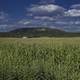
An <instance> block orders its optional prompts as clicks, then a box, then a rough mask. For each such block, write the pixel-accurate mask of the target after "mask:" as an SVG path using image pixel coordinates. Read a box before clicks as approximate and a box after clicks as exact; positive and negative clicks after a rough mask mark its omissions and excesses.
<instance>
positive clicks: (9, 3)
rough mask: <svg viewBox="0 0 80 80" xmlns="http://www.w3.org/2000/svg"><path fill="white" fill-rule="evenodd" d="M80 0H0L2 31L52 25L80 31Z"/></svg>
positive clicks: (0, 28)
mask: <svg viewBox="0 0 80 80" xmlns="http://www.w3.org/2000/svg"><path fill="white" fill-rule="evenodd" d="M79 26H80V0H0V31H9V30H13V29H16V28H23V27H51V28H58V29H63V30H66V31H72V32H75V31H76V32H77V31H80V29H79V28H80V27H79Z"/></svg>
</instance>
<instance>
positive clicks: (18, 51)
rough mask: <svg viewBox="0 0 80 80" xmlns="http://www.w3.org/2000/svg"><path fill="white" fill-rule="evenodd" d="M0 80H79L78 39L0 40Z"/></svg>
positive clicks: (79, 43)
mask: <svg viewBox="0 0 80 80" xmlns="http://www.w3.org/2000/svg"><path fill="white" fill-rule="evenodd" d="M0 80H80V38H26V39H22V38H0Z"/></svg>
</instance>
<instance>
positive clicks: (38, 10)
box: [27, 4, 64, 16]
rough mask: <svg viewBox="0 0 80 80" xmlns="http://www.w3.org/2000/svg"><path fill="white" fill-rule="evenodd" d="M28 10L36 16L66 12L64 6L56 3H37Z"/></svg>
mask: <svg viewBox="0 0 80 80" xmlns="http://www.w3.org/2000/svg"><path fill="white" fill-rule="evenodd" d="M27 11H28V12H29V13H32V14H33V15H36V16H56V15H62V14H63V13H64V8H63V7H61V6H58V5H54V4H46V5H35V6H32V7H31V8H28V9H27Z"/></svg>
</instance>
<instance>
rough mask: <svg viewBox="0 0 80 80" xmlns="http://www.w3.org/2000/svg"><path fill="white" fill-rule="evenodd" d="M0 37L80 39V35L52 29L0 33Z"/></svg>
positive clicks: (29, 29) (23, 29)
mask: <svg viewBox="0 0 80 80" xmlns="http://www.w3.org/2000/svg"><path fill="white" fill-rule="evenodd" d="M0 37H28V38H32V37H80V33H72V32H71V33H70V32H65V31H63V30H59V29H52V28H20V29H16V30H13V31H10V32H0Z"/></svg>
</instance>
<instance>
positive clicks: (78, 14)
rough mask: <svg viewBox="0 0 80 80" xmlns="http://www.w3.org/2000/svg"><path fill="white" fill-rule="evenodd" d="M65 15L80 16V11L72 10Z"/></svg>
mask: <svg viewBox="0 0 80 80" xmlns="http://www.w3.org/2000/svg"><path fill="white" fill-rule="evenodd" d="M65 15H66V16H74V17H76V16H80V10H77V9H70V10H68V11H67V12H65Z"/></svg>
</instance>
